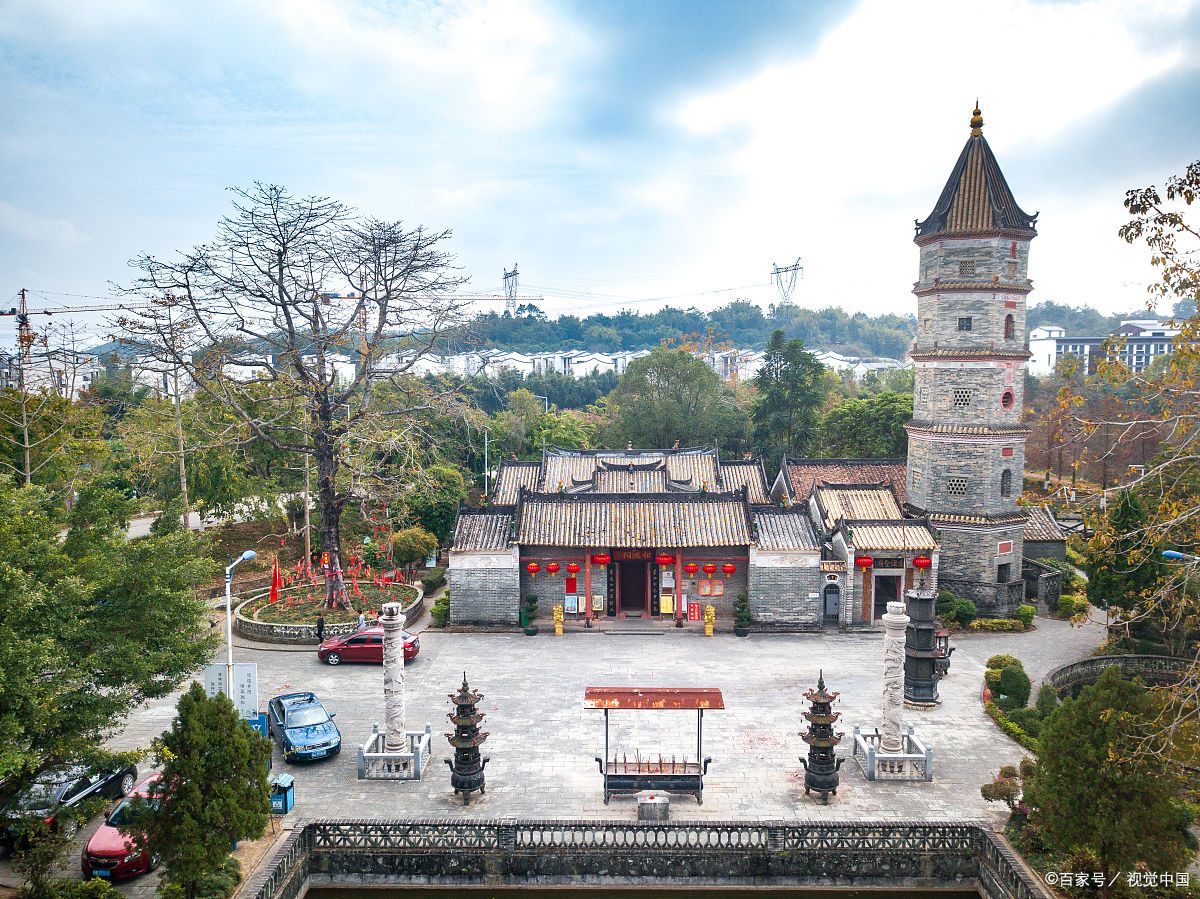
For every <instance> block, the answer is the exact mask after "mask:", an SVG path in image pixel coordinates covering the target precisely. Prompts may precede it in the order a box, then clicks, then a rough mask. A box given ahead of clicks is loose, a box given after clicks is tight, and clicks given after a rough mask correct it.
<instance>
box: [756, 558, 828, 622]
mask: <svg viewBox="0 0 1200 899" xmlns="http://www.w3.org/2000/svg"><path fill="white" fill-rule="evenodd" d="M820 564H821V557H820V553H817V552H807V553H800V552H794V553H785V552H763V551H759V550H756V549H753V548H752V549H751V550H750V572H749V593H750V620H751V623H752V624H753V626H754V627H755V628H758V629H764V630H766V629H779V630H795V629H804V630H809V629H819V628H820V627H821V618H822V604H823V603H824V598H823V595H822V591H823V589H824V586H825V576H824V575H823V574H822V573H821V570H820Z"/></svg>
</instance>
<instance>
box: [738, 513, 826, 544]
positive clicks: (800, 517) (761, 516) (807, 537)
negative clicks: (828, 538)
mask: <svg viewBox="0 0 1200 899" xmlns="http://www.w3.org/2000/svg"><path fill="white" fill-rule="evenodd" d="M754 527H755V530H756V531H757V533H758V547H759V548H760V549H768V550H776V551H785V552H786V551H789V550H791V551H804V550H807V551H810V552H818V551H819V550H820V543H819V541H818V540H817V535H816V534H815V533H813V528H812V523H811V522H810V521H809V520H808V516H807V515H806V514H805V513H804V511H803V510H802V509H793V510H784V509H756V510H755V511H754Z"/></svg>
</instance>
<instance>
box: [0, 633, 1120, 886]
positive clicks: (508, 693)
mask: <svg viewBox="0 0 1200 899" xmlns="http://www.w3.org/2000/svg"><path fill="white" fill-rule="evenodd" d="M1037 624H1038V627H1037V629H1036V630H1035V631H1033V632H1030V633H1027V634H987V635H970V636H963V637H957V638H956V639H955V641H954V645H955V646H956V647H957V649H956V652H955V653H954V656H953V664H952V667H951V673H950V676H949V677H947V678H945V679H943V680H942V682H941V687H940V689H941V696H942V705H941V707H940V708H938V709H936V710H932V711H922V712H918V711H913V710H906V712H905V714H906V721H908V722H911V723H912V724H914V725H915V726H916V729H917V733H918V735H919V736H921V737H922V738H923V739H924V740H926V741H927V742H928V743H929V744H930V745H932V747H933V749H934V781H933V782H932V783H883V782H877V783H867V781H866V780H865V779H864V777H863V775H862V774H861V772H860V770H859V769H858V767H857V766H856V765H855V763H854V762H853V760H850V759H848V760H847V761H846V763H845V764H844V765H843V766H842V769H841V777H842V782H841V789H840V790H839V791H838V795H837V796H836V797H835V798H833V799H832V801H831V802H830V803H829V804H828V805H823V804H821V803H820V802H818V801H816V800H815V799H814V798H807V797H805V796H804V788H803V770H802V768H801V766H800V763H799V761H798V759H799V758H800V756H801V755H803V754H804V752H805V750H806V746H805V744H804V743H803V742H802V741H801V740H800V738H799V736H798V735H797V734H798V732H799V731H801V730H802V729H803V724H804V722H803V720H802V719H801V717H800V713H801V712H802V711H804V710H805V709H806V708H807V707H808V705H807V703H806V702H805V701H804V699H803V696H802V694H803V692H804V690H806V689H808V688H809V687H811V686H813V685H814V684H815V683H816V680H817V674H818V671H819V670H821V669H823V670H824V673H825V680H826V683H827V684H828V686H829V688H830V689H831V690H838V691H840V692H841V694H842V697H841V699H840V700H839V701H838V702H837V703H836V704H835V705H834V709H835V710H837V711H840V712H841V713H842V721H841V727H840V729H842V730H844V731H845V733H846V738H845V739H844V740H843V742H842V744H841V746H840V747H838V750H839V754H846V755H848V754H849V750H850V736H849V735H850V732H851V729H852V727H853V726H854V725H856V724H857V725H860V726H862V727H864V728H874V727H875V726H877V725H878V724H879V723H880V720H881V719H880V707H881V701H882V687H881V678H882V671H883V658H882V649H883V640H882V633H881V632H871V633H861V634H829V635H825V636H822V635H778V636H771V635H754V636H751V637H750V638H748V639H738V638H736V637H734V636H732V635H731V634H720V633H718V635H717V636H715V637H713V638H705V637H703V636H701V635H700V634H699V633H698V632H697V631H693V630H684V631H668V632H666V633H664V634H663V635H660V636H639V635H628V634H605V633H601V632H599V631H587V632H584V631H576V632H569V633H568V634H567V635H566V636H564V637H562V638H555V637H553V636H551V635H549V634H547V632H546V629H543V631H542V633H541V634H540V635H538V636H537V637H526V636H524V635H523V634H519V633H518V634H511V635H510V634H466V633H439V632H436V631H427V632H425V633H424V634H422V637H421V653H420V655H419V656H418V657H417V658H416V660H414V661H413V662H412V663H410V664H409V665H408V666H407V669H406V680H407V707H408V720H409V729H417V728H418V727H419V726H423V725H424V724H425V723H426V722H429V723H430V724H432V725H433V732H434V735H435V736H434V753H433V759H434V763H433V765H432V766H431V770H430V773H429V775H428V777H427V778H426V779H425V780H424V781H423V782H420V783H402V782H397V783H393V782H375V781H359V780H357V778H356V773H355V747H356V746H357V744H358V743H360V742H361V741H362V740H363V739H365V737H366V736H367V734H368V733H369V732H370V729H371V723H372V721H382V719H383V696H382V669H381V668H380V667H378V666H368V665H343V666H340V667H337V668H331V667H329V666H327V665H322V664H321V663H320V662H318V660H317V658H316V654H315V652H313V651H311V650H300V649H282V648H266V647H253V648H251V647H249V646H246V645H243V646H239V647H238V648H237V650H236V658H237V660H238V661H255V662H257V663H258V669H259V688H260V699H261V703H262V705H263V706H264V707H265V705H266V702H267V700H268V699H269V698H270V697H271V696H272V695H275V694H276V693H279V692H285V691H289V690H296V689H311V690H314V691H315V692H316V693H317V695H318V696H320V697H321V699H322V700H323V701H324V702H325V703H326V705H327V706H328V708H330V709H331V710H333V711H336V712H337V713H338V715H337V723H338V725H339V727H340V728H341V730H342V734H343V739H344V748H343V751H342V753H341V755H340V756H338V757H337V758H335V759H333V760H330V761H326V762H319V763H316V764H311V765H303V766H300V765H285V764H284V763H283V762H282V760H281V758H280V755H279V752H278V750H276V753H275V760H274V765H275V767H274V770H275V771H279V770H284V769H286V770H288V771H289V772H290V773H292V774H293V775H295V778H296V812H294V813H293V815H291V816H289V817H293V818H294V817H306V818H310V817H323V816H330V817H362V818H387V817H487V818H493V817H505V816H509V817H546V818H627V819H632V818H634V817H635V814H636V810H635V800H634V799H633V798H632V797H620V796H618V797H614V798H613V800H612V803H611V804H610V805H609V806H607V807H606V806H605V805H604V802H603V795H602V791H601V778H600V775H599V773H598V771H597V767H596V763H595V761H594V760H593V759H594V757H595V756H597V755H601V754H602V749H603V713H602V712H597V711H588V710H585V709H584V708H583V690H584V687H585V686H589V685H636V686H708V687H718V688H720V689H721V690H722V692H723V693H724V696H725V704H726V709H725V710H724V711H714V712H709V713H707V714H706V715H705V718H704V750H705V754H706V755H709V756H711V757H712V759H713V762H712V766H711V767H710V769H709V775H708V777H707V778H706V779H705V790H704V803H703V805H698V804H697V803H696V801H695V799H694V798H692V797H690V796H684V795H679V796H673V797H672V807H671V815H672V817H673V818H675V819H683V818H695V819H758V818H774V819H807V820H835V819H847V818H857V819H863V818H868V819H881V818H884V819H886V818H895V819H901V820H921V819H955V820H962V819H976V820H987V821H992V822H999V821H1000V820H1002V817H1003V809H1002V808H1000V807H996V806H989V805H988V804H987V803H985V802H983V800H982V799H981V798H980V796H979V786H980V784H981V783H983V782H984V781H986V780H987V779H989V778H990V777H991V776H992V775H993V774H994V773H995V771H996V770H997V769H998V768H999V767H1000V766H1001V765H1003V764H1008V763H1011V762H1015V761H1017V760H1018V759H1019V758H1020V757H1021V755H1022V750H1021V749H1020V747H1018V746H1017V745H1016V744H1014V743H1013V742H1012V741H1010V740H1009V739H1008V738H1007V737H1005V736H1004V735H1003V734H1002V733H1001V732H1000V730H999V729H998V728H997V727H996V726H995V725H994V724H993V723H992V721H991V720H990V719H988V718H987V716H986V715H985V714H984V712H983V708H982V705H981V703H980V700H979V692H980V688H981V685H982V674H983V665H984V662H985V661H986V659H987V658H988V656H990V655H992V654H994V653H996V652H1011V653H1013V654H1015V655H1017V656H1018V657H1020V658H1021V659H1022V660H1023V661H1024V662H1025V664H1026V668H1027V670H1028V672H1029V674H1030V676H1031V677H1032V678H1034V679H1035V681H1036V680H1037V679H1039V678H1040V677H1041V676H1043V675H1044V674H1045V673H1046V672H1047V671H1049V670H1050V669H1051V668H1053V667H1055V666H1056V665H1059V664H1062V663H1063V662H1067V661H1071V660H1074V659H1078V658H1081V657H1084V656H1086V655H1088V654H1089V653H1090V652H1091V650H1092V648H1093V647H1094V646H1095V645H1097V644H1098V643H1099V641H1100V639H1101V637H1102V634H1103V628H1102V627H1100V626H1098V625H1088V626H1085V627H1082V628H1078V627H1076V628H1073V627H1071V626H1070V625H1069V624H1067V623H1065V622H1060V621H1053V620H1048V619H1038V622H1037ZM464 670H465V671H466V672H467V675H468V678H469V680H470V683H471V685H472V687H474V688H476V689H478V690H480V691H482V692H483V693H484V694H485V699H484V700H483V702H482V703H481V704H480V709H481V710H482V711H484V712H485V713H486V714H487V718H486V720H485V721H484V724H483V725H482V727H483V729H485V730H487V731H489V732H490V733H491V736H490V738H489V739H488V741H487V742H486V743H485V744H484V747H483V749H484V753H485V754H486V755H488V756H490V758H491V762H490V764H489V765H488V768H487V795H486V796H483V797H480V796H478V795H476V796H475V797H474V798H472V801H471V804H470V806H468V807H466V808H464V807H463V805H462V801H461V799H458V800H455V799H454V798H452V795H451V792H450V788H449V772H448V769H447V768H446V766H445V765H444V764H443V763H442V761H441V759H442V758H443V757H447V756H449V755H450V752H449V751H448V750H449V746H448V744H447V742H446V740H445V737H444V736H443V734H444V733H445V731H446V730H448V729H449V728H448V724H447V722H446V712H447V711H448V710H449V708H450V706H449V701H448V699H447V697H446V694H448V693H449V692H450V691H451V690H452V689H453V688H455V687H457V686H458V684H459V683H460V682H461V680H462V675H463V671H464ZM174 704H175V697H171V698H169V699H166V700H162V701H160V702H156V703H152V704H150V705H149V706H147V707H146V708H144V709H143V710H142V711H140V712H139V713H138V714H137V715H136V716H135V717H134V718H133V720H132V721H131V722H130V724H129V726H128V727H127V728H126V729H125V731H124V732H123V733H122V734H121V735H120V736H119V737H118V738H117V739H116V740H114V745H115V746H116V747H117V748H121V749H126V748H134V747H142V746H145V745H147V744H148V743H149V741H150V740H151V738H153V737H154V736H156V735H157V734H159V733H161V732H162V731H163V730H164V729H165V728H166V727H167V726H168V725H169V723H170V720H171V717H172V715H173V713H174ZM613 740H614V744H615V746H617V747H619V748H621V749H624V750H626V751H627V752H628V753H629V755H630V756H632V755H633V754H634V752H635V750H640V751H642V752H643V753H645V752H646V751H651V752H653V753H655V754H657V753H658V752H659V751H662V752H664V753H666V754H667V755H668V756H669V755H670V754H671V753H675V754H676V755H678V756H679V757H682V756H684V755H687V756H688V757H689V758H693V759H694V758H695V713H694V712H624V713H621V712H614V713H613ZM97 825H98V821H97V822H94V823H93V824H92V825H91V826H90V827H88V828H86V829H85V834H86V833H90V832H91V831H92V830H94V829H95V827H96V826H97ZM81 845H82V843H81ZM77 860H78V850H76V851H75V853H74V855H73V856H72V857H71V858H70V863H71V864H72V865H77ZM0 875H2V876H0V881H4V882H7V883H11V882H12V878H11V873H10V872H8V871H7V870H5V871H3V872H0ZM150 880H151V878H144V879H143V882H142V883H138V882H134V883H132V884H129V885H128V886H127V887H126V888H125V892H126V893H127V894H129V895H147V896H148V895H151V891H152V884H151V883H150V882H149V881H150Z"/></svg>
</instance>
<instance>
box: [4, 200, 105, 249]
mask: <svg viewBox="0 0 1200 899" xmlns="http://www.w3.org/2000/svg"><path fill="white" fill-rule="evenodd" d="M0 234H6V235H8V236H9V237H11V238H13V239H15V240H21V241H26V242H29V243H33V244H39V245H42V246H46V247H50V246H54V247H58V248H66V247H72V246H77V245H78V244H81V243H85V242H86V241H87V237H86V235H84V234H81V233H80V232H79V231H78V230H77V229H76V228H75V226H74V225H73V224H72V223H71V222H69V221H67V220H66V219H50V218H42V217H40V216H37V215H34V214H33V213H32V212H29V211H28V210H26V209H20V208H18V207H16V206H13V205H12V204H11V203H5V202H3V201H0Z"/></svg>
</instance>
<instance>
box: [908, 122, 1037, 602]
mask: <svg viewBox="0 0 1200 899" xmlns="http://www.w3.org/2000/svg"><path fill="white" fill-rule="evenodd" d="M1036 223H1037V216H1036V215H1029V214H1028V213H1026V212H1024V211H1023V210H1022V209H1021V207H1020V206H1018V205H1017V201H1016V200H1015V199H1014V198H1013V194H1012V191H1011V190H1010V189H1009V187H1008V183H1007V182H1006V181H1005V180H1004V175H1003V174H1002V173H1001V171H1000V166H999V164H997V162H996V157H995V156H994V155H993V154H992V150H991V148H990V147H989V146H988V142H987V140H986V139H985V138H984V136H983V117H982V115H981V114H980V112H979V108H978V106H976V108H975V111H974V115H973V116H972V117H971V134H970V137H968V138H967V144H966V146H965V147H963V149H962V153H960V154H959V157H958V162H957V163H955V165H954V170H953V171H952V172H951V173H950V180H948V181H947V182H946V186H945V188H944V189H943V190H942V194H941V196H940V197H938V201H937V204H936V205H935V206H934V208H933V212H931V213H930V214H929V216H928V217H927V218H926V219H925V220H924V221H922V222H917V226H916V229H917V233H916V238H915V242H916V244H917V246H918V247H919V248H920V251H921V266H920V273H919V280H918V281H917V282H916V285H915V286H914V289H913V293H915V294H916V295H917V336H916V339H915V340H914V341H913V345H912V349H911V350H910V352H909V356H910V357H911V358H912V361H913V367H914V369H915V376H916V384H915V394H914V398H913V419H912V421H911V422H910V423H909V424H908V426H907V430H908V474H907V478H908V502H909V504H910V506H912V507H914V511H916V512H917V513H918V514H920V513H926V514H928V516H929V519H930V524H931V525H932V526H933V527H934V528H935V529H936V533H937V535H938V543H939V545H940V547H941V548H940V557H939V564H938V584H939V586H940V588H941V589H945V590H950V591H953V592H954V593H957V594H958V595H960V596H965V597H967V598H968V599H971V600H973V601H974V602H975V603H976V604H977V605H978V606H979V610H980V613H981V614H984V615H1005V614H1007V613H1008V612H1010V611H1011V610H1012V609H1014V608H1015V607H1016V606H1017V605H1018V604H1020V603H1021V602H1022V601H1023V600H1022V597H1023V596H1024V593H1023V584H1022V580H1021V564H1022V562H1021V559H1022V532H1023V528H1024V525H1025V514H1024V513H1023V512H1022V511H1021V509H1019V508H1018V507H1017V497H1018V496H1020V494H1021V475H1022V470H1023V468H1024V463H1025V438H1026V436H1027V435H1028V433H1029V429H1028V428H1026V427H1025V426H1024V425H1023V424H1022V423H1021V418H1022V414H1021V410H1022V404H1023V402H1024V397H1023V393H1024V368H1025V360H1026V359H1028V358H1029V351H1028V350H1027V349H1026V346H1025V298H1026V297H1027V296H1028V294H1029V292H1030V290H1032V289H1033V285H1032V282H1031V281H1030V280H1029V242H1030V241H1031V240H1033V238H1034V237H1036V236H1037V231H1036Z"/></svg>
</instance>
